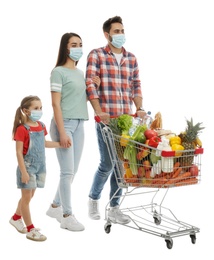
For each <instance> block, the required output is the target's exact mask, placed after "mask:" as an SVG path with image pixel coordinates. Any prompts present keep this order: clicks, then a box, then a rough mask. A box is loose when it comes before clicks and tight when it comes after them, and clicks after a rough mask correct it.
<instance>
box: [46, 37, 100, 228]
mask: <svg viewBox="0 0 214 260" xmlns="http://www.w3.org/2000/svg"><path fill="white" fill-rule="evenodd" d="M82 54H83V53H82V39H81V37H80V36H79V35H78V34H76V33H65V34H64V35H63V36H62V38H61V42H60V47H59V53H58V59H57V63H56V66H55V68H54V69H53V70H52V72H51V77H50V86H51V98H52V107H53V118H52V121H51V126H50V136H51V138H52V140H54V141H59V142H60V144H61V146H62V147H63V148H68V147H69V146H70V145H71V146H70V148H68V149H57V150H56V154H57V158H58V162H59V166H60V180H59V185H58V189H57V191H56V194H55V197H54V200H53V203H52V204H51V205H50V207H49V209H48V211H47V212H46V214H47V215H48V216H50V217H52V218H56V219H57V220H58V221H59V222H60V223H61V225H60V227H61V228H64V229H68V230H70V231H82V230H84V229H85V228H84V226H83V225H82V224H81V223H80V222H79V221H78V220H77V219H76V218H75V216H74V214H73V210H72V206H71V184H72V182H73V179H74V177H75V174H76V173H77V171H78V166H79V163H80V159H81V155H82V151H83V144H84V121H85V120H88V110H87V98H86V84H85V78H84V74H83V72H82V71H81V70H80V69H78V68H77V67H76V66H77V63H78V60H79V59H80V58H81V57H82ZM97 80H99V79H97V78H95V79H94V81H95V82H96V81H97Z"/></svg>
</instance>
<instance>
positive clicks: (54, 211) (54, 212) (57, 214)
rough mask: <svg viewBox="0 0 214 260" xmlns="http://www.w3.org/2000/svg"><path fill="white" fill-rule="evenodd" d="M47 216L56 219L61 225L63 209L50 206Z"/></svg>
mask: <svg viewBox="0 0 214 260" xmlns="http://www.w3.org/2000/svg"><path fill="white" fill-rule="evenodd" d="M46 215H47V216H49V217H51V218H55V219H56V220H57V221H58V222H59V223H61V219H62V208H61V207H57V208H53V207H52V205H50V207H49V209H48V210H47V212H46Z"/></svg>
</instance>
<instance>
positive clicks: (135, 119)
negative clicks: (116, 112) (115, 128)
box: [129, 117, 143, 136]
mask: <svg viewBox="0 0 214 260" xmlns="http://www.w3.org/2000/svg"><path fill="white" fill-rule="evenodd" d="M142 121H143V120H142V119H141V118H140V117H133V119H132V127H131V128H130V129H129V135H130V136H132V135H133V134H134V132H135V130H136V128H137V127H138V126H139V125H141V124H142Z"/></svg>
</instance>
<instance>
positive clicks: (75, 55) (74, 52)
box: [68, 47, 83, 61]
mask: <svg viewBox="0 0 214 260" xmlns="http://www.w3.org/2000/svg"><path fill="white" fill-rule="evenodd" d="M82 55H83V51H82V48H81V47H80V48H70V53H69V54H68V56H69V57H70V58H71V59H72V60H74V61H78V60H79V59H80V58H81V57H82Z"/></svg>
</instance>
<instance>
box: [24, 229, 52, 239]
mask: <svg viewBox="0 0 214 260" xmlns="http://www.w3.org/2000/svg"><path fill="white" fill-rule="evenodd" d="M26 237H27V239H30V240H33V241H45V240H46V239H47V237H46V236H44V235H42V234H41V233H40V232H39V229H38V228H32V229H31V230H30V232H27V235H26Z"/></svg>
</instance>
